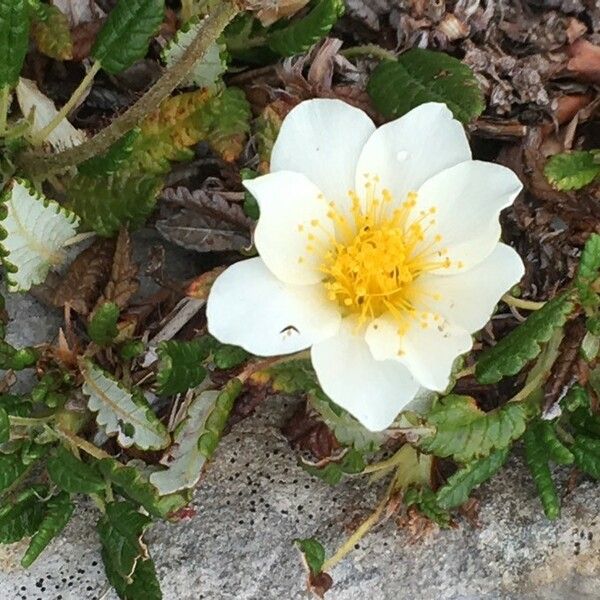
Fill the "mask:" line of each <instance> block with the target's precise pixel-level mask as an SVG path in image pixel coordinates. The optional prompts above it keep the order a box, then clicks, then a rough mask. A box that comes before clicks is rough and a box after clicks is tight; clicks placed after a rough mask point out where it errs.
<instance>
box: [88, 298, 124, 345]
mask: <svg viewBox="0 0 600 600" xmlns="http://www.w3.org/2000/svg"><path fill="white" fill-rule="evenodd" d="M119 315H120V311H119V307H118V306H117V305H116V304H115V303H114V302H105V303H104V304H102V305H101V306H100V307H98V309H97V310H96V311H95V312H94V314H93V315H92V318H91V319H90V322H89V324H88V328H87V331H88V335H89V336H90V339H91V340H92V341H93V342H95V343H96V344H98V345H99V346H110V345H111V344H112V343H113V341H114V340H115V338H116V337H117V336H118V335H119V329H118V327H117V323H118V322H119Z"/></svg>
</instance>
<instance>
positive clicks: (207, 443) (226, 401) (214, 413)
mask: <svg viewBox="0 0 600 600" xmlns="http://www.w3.org/2000/svg"><path fill="white" fill-rule="evenodd" d="M241 391H242V382H241V381H240V380H239V379H231V380H229V381H228V382H227V385H226V386H225V387H224V388H223V389H222V390H221V391H220V392H219V395H218V396H217V399H216V400H215V404H214V407H213V409H212V410H211V412H210V414H209V415H208V417H207V418H206V423H205V425H204V433H202V435H200V438H199V439H198V450H199V451H200V454H202V456H204V457H205V458H207V459H208V458H210V457H211V456H212V455H213V454H214V451H215V450H216V449H217V446H218V444H219V440H220V439H221V436H222V435H223V431H224V430H225V425H226V424H227V419H228V418H229V413H231V409H232V408H233V404H234V402H235V400H236V398H237V397H238V396H239V395H240V392H241Z"/></svg>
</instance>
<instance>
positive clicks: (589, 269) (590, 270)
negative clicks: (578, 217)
mask: <svg viewBox="0 0 600 600" xmlns="http://www.w3.org/2000/svg"><path fill="white" fill-rule="evenodd" d="M599 166H600V165H599ZM599 276H600V235H598V234H597V233H592V235H590V237H589V238H588V239H587V241H586V243H585V246H584V248H583V252H582V253H581V259H580V261H579V268H578V269H577V276H576V277H575V286H576V287H577V291H578V292H579V299H580V300H581V303H582V304H583V305H584V307H585V308H586V309H588V310H591V311H593V310H594V309H596V308H598V306H599V305H600V296H599V295H598V292H596V291H595V290H594V289H593V287H592V286H593V284H594V282H595V281H596V280H597V279H598V277H599Z"/></svg>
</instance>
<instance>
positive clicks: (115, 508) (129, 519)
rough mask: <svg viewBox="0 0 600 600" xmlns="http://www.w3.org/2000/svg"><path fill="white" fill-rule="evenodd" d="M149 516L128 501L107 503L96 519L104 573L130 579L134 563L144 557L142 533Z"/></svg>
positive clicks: (146, 554) (145, 552)
mask: <svg viewBox="0 0 600 600" xmlns="http://www.w3.org/2000/svg"><path fill="white" fill-rule="evenodd" d="M151 522H152V520H151V519H150V517H147V516H146V515H143V514H141V513H139V512H138V511H137V510H136V509H135V507H134V506H133V504H131V503H130V502H110V503H109V504H107V505H106V513H105V514H104V515H103V516H102V518H101V519H100V521H98V526H97V529H98V533H99V534H100V542H101V543H102V550H103V558H104V564H105V567H106V573H107V575H108V576H109V579H110V578H111V575H112V574H116V575H118V576H119V577H121V578H123V579H125V580H126V581H128V582H129V581H131V578H132V575H133V573H134V571H135V567H136V564H137V562H138V561H139V560H140V559H142V560H144V559H146V558H147V557H148V549H147V548H146V545H145V544H144V543H143V542H142V535H143V534H144V531H145V530H146V528H147V527H148V525H150V523H151Z"/></svg>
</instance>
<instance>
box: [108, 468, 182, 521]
mask: <svg viewBox="0 0 600 600" xmlns="http://www.w3.org/2000/svg"><path fill="white" fill-rule="evenodd" d="M98 467H99V469H100V471H101V473H102V474H103V475H104V477H106V478H107V479H108V480H109V481H110V482H111V483H112V484H113V485H114V486H115V488H116V489H117V490H118V492H119V493H120V494H121V495H122V496H124V497H125V498H127V499H129V500H132V501H133V502H137V503H138V504H140V505H141V506H143V507H144V508H145V509H146V510H147V511H148V512H149V513H150V514H151V515H153V516H155V517H162V518H165V517H167V516H168V515H169V514H170V513H172V512H175V511H177V510H179V509H180V508H182V507H183V506H185V505H186V504H187V503H188V500H187V498H184V497H183V496H182V495H181V494H169V495H164V496H162V497H161V496H159V491H158V489H157V487H156V486H154V485H153V484H152V483H151V482H150V481H148V478H147V477H146V476H145V475H144V474H143V473H142V472H141V471H140V470H139V469H136V468H135V467H130V466H126V465H123V464H121V463H120V462H119V461H117V460H115V459H113V458H104V459H102V460H101V461H99V462H98Z"/></svg>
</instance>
